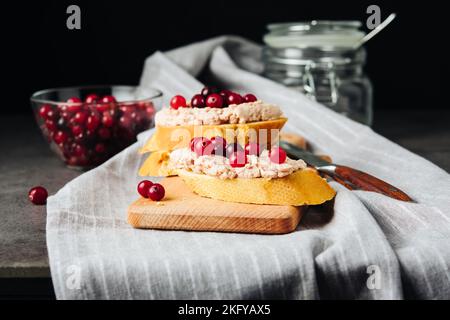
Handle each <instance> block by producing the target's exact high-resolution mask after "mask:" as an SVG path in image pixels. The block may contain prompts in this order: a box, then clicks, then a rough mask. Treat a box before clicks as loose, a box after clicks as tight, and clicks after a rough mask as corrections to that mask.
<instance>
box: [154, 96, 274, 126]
mask: <svg viewBox="0 0 450 320" xmlns="http://www.w3.org/2000/svg"><path fill="white" fill-rule="evenodd" d="M282 115H283V113H282V112H281V109H280V107H278V106H276V105H273V104H268V103H265V102H263V101H261V100H258V101H254V102H247V103H241V104H232V105H229V106H228V107H226V108H209V107H206V108H178V109H172V108H164V109H162V110H161V111H158V112H157V113H156V116H155V122H156V125H159V126H179V125H218V124H225V123H232V124H236V123H249V122H256V121H267V120H275V119H279V118H280V117H282Z"/></svg>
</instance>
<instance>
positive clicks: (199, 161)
mask: <svg viewBox="0 0 450 320" xmlns="http://www.w3.org/2000/svg"><path fill="white" fill-rule="evenodd" d="M169 165H170V166H171V167H173V168H175V169H184V170H188V171H192V172H194V173H199V174H206V175H209V176H213V177H217V178H220V179H234V178H268V179H273V178H281V177H285V176H287V175H290V174H291V173H293V172H295V171H297V170H301V169H304V168H306V163H305V162H304V161H303V160H292V159H289V158H286V161H285V162H284V163H281V164H277V163H273V162H272V161H270V159H269V151H268V150H264V151H263V152H261V155H260V156H259V157H258V156H256V155H249V156H247V163H246V164H245V166H244V167H240V168H233V167H232V166H230V162H229V160H228V159H227V158H225V157H222V156H215V155H209V156H206V155H204V156H197V154H196V153H195V152H192V151H191V150H190V149H189V148H183V149H177V150H174V151H172V152H171V153H170V160H169Z"/></svg>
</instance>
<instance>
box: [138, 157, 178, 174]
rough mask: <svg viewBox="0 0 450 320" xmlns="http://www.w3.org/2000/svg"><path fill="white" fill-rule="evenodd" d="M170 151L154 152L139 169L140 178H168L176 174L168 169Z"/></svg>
mask: <svg viewBox="0 0 450 320" xmlns="http://www.w3.org/2000/svg"><path fill="white" fill-rule="evenodd" d="M169 154H170V151H154V152H152V153H151V154H150V155H149V156H148V158H147V159H146V160H145V161H144V163H143V164H142V166H141V168H140V169H139V175H140V176H149V177H168V176H173V175H176V174H177V173H176V172H175V171H173V170H171V169H170V168H169V166H168V165H169Z"/></svg>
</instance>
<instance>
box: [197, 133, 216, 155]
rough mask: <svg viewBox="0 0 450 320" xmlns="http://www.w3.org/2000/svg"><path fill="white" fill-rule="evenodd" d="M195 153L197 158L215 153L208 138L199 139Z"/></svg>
mask: <svg viewBox="0 0 450 320" xmlns="http://www.w3.org/2000/svg"><path fill="white" fill-rule="evenodd" d="M194 152H195V153H196V154H197V156H210V155H211V154H212V152H213V145H212V144H211V140H209V139H208V138H204V137H202V138H200V139H197V141H195V143H194Z"/></svg>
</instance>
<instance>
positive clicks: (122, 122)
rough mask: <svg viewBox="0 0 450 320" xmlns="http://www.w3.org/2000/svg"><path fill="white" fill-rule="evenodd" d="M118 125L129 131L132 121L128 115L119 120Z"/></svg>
mask: <svg viewBox="0 0 450 320" xmlns="http://www.w3.org/2000/svg"><path fill="white" fill-rule="evenodd" d="M119 125H120V126H121V127H122V128H124V129H131V127H132V125H133V120H132V119H131V117H130V116H128V115H123V116H121V117H120V119H119Z"/></svg>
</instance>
